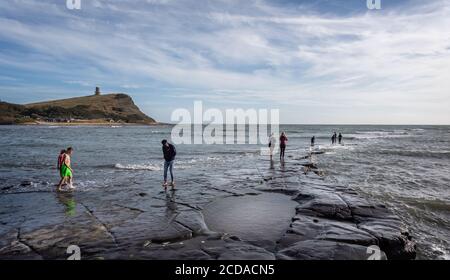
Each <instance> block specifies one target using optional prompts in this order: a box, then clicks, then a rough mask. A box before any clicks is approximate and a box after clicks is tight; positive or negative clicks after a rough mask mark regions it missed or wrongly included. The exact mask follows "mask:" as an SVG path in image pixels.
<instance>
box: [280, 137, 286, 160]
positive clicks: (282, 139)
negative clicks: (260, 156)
mask: <svg viewBox="0 0 450 280" xmlns="http://www.w3.org/2000/svg"><path fill="white" fill-rule="evenodd" d="M287 141H288V138H287V136H286V133H284V131H283V132H281V136H280V160H284V150H285V149H286V142H287Z"/></svg>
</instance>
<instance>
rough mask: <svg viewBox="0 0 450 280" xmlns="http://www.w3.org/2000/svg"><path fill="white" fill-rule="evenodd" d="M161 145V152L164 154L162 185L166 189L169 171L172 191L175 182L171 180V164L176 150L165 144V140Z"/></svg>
mask: <svg viewBox="0 0 450 280" xmlns="http://www.w3.org/2000/svg"><path fill="white" fill-rule="evenodd" d="M161 144H162V151H163V154H164V183H163V187H164V188H167V185H168V184H167V170H169V171H170V178H171V180H172V181H171V183H170V185H171V186H172V189H174V188H175V181H174V180H173V163H174V161H175V156H176V154H177V150H176V149H175V146H174V145H172V144H170V143H169V142H167V140H166V139H164V140H162V141H161Z"/></svg>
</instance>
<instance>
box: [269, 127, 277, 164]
mask: <svg viewBox="0 0 450 280" xmlns="http://www.w3.org/2000/svg"><path fill="white" fill-rule="evenodd" d="M276 141H277V139H276V138H275V135H274V133H273V132H272V133H271V134H270V137H269V150H270V160H272V156H273V150H274V149H275V144H276Z"/></svg>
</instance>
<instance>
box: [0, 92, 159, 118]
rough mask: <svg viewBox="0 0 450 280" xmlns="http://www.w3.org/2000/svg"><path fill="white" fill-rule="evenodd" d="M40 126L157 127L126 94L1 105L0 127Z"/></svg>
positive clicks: (0, 103)
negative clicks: (61, 123)
mask: <svg viewBox="0 0 450 280" xmlns="http://www.w3.org/2000/svg"><path fill="white" fill-rule="evenodd" d="M40 122H66V123H67V122H74V123H93V122H94V123H111V122H115V123H129V124H156V121H155V120H154V119H152V118H150V117H148V116H147V115H145V114H144V113H142V112H141V111H140V110H139V108H138V107H137V106H136V105H135V104H134V102H133V99H132V98H131V97H130V96H128V95H126V94H121V93H119V94H106V95H92V96H85V97H76V98H69V99H61V100H54V101H47V102H39V103H32V104H26V105H17V104H10V103H6V102H0V124H21V123H40Z"/></svg>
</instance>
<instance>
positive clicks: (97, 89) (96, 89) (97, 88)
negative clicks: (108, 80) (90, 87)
mask: <svg viewBox="0 0 450 280" xmlns="http://www.w3.org/2000/svg"><path fill="white" fill-rule="evenodd" d="M95 95H100V88H99V87H95Z"/></svg>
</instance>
